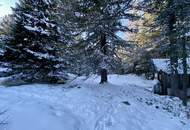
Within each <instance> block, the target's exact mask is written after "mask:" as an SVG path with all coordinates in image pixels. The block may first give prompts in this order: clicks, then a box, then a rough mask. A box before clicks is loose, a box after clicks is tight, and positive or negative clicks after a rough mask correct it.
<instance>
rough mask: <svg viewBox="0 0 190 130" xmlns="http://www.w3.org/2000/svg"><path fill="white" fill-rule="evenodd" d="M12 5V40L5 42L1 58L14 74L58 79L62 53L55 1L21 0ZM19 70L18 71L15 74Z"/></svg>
mask: <svg viewBox="0 0 190 130" xmlns="http://www.w3.org/2000/svg"><path fill="white" fill-rule="evenodd" d="M19 3H20V4H17V7H16V8H14V9H13V10H14V20H15V24H14V28H13V34H12V37H13V38H12V40H10V41H9V42H8V43H7V44H6V50H5V54H4V61H6V62H7V63H10V64H11V66H10V67H11V69H12V71H13V74H16V76H13V78H19V79H22V80H23V81H25V82H50V83H57V82H58V81H59V80H60V79H61V80H62V79H65V77H64V75H62V76H61V75H58V73H59V71H60V69H61V68H64V64H65V60H64V58H62V57H61V55H62V53H61V50H60V46H61V45H60V44H62V41H61V40H60V31H59V26H58V23H57V22H56V20H57V19H58V15H57V11H58V10H57V7H58V4H57V3H56V1H53V0H51V1H50V0H20V2H19ZM18 74H19V75H18Z"/></svg>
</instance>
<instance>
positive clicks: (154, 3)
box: [0, 0, 190, 83]
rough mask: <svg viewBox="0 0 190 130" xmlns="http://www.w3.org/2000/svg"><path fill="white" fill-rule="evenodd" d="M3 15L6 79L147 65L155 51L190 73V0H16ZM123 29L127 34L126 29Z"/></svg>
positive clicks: (50, 78) (53, 79)
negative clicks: (14, 4)
mask: <svg viewBox="0 0 190 130" xmlns="http://www.w3.org/2000/svg"><path fill="white" fill-rule="evenodd" d="M12 10H13V14H10V15H8V16H5V17H4V18H3V19H2V21H1V26H0V35H1V44H0V47H1V51H0V52H1V53H0V54H1V57H0V61H1V66H2V67H4V68H7V71H6V73H7V74H6V75H7V76H10V75H11V78H9V80H8V81H7V83H11V82H14V83H15V82H16V81H18V80H19V81H22V82H23V83H34V82H40V83H64V82H66V80H67V78H68V76H67V74H68V73H73V74H76V75H89V74H100V75H101V83H104V82H107V80H108V79H107V74H108V73H109V74H110V73H117V74H125V73H137V74H142V73H148V72H149V71H151V70H150V60H151V59H152V58H169V59H170V60H171V64H170V68H171V72H172V73H174V74H175V73H178V72H177V71H178V70H177V67H178V64H179V63H178V60H179V59H181V60H182V64H183V70H184V73H187V68H188V65H187V58H188V56H189V45H190V44H189V37H190V30H189V28H190V1H189V0H141V1H136V0H19V2H18V3H17V4H16V7H14V8H12ZM121 32H122V35H121Z"/></svg>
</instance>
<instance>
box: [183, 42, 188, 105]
mask: <svg viewBox="0 0 190 130" xmlns="http://www.w3.org/2000/svg"><path fill="white" fill-rule="evenodd" d="M182 46H183V48H182V64H183V73H184V77H183V105H185V106H187V85H188V84H187V83H188V75H187V50H186V41H185V39H184V38H182Z"/></svg>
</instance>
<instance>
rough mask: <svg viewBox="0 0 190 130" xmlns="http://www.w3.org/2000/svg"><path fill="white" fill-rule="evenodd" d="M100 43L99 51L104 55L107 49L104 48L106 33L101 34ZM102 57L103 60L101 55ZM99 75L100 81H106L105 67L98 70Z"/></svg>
mask: <svg viewBox="0 0 190 130" xmlns="http://www.w3.org/2000/svg"><path fill="white" fill-rule="evenodd" d="M100 44H101V52H102V53H103V54H104V56H106V53H107V50H106V35H105V34H102V36H101V39H100ZM102 59H103V60H104V57H102ZM100 75H101V81H100V83H101V84H102V83H106V82H107V81H108V78H107V76H108V73H107V69H106V68H103V67H102V68H101V70H100Z"/></svg>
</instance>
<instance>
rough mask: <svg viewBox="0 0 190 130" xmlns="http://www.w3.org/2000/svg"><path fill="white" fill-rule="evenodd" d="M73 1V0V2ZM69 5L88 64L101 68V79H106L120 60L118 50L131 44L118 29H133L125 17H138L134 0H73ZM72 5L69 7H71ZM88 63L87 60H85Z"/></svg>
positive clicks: (74, 26)
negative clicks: (121, 35)
mask: <svg viewBox="0 0 190 130" xmlns="http://www.w3.org/2000/svg"><path fill="white" fill-rule="evenodd" d="M72 2H73V3H72ZM72 2H71V3H70V6H67V7H68V14H66V15H67V16H68V17H67V18H68V19H67V20H68V21H69V22H70V23H72V27H73V28H74V30H75V33H74V34H75V35H80V36H81V37H82V38H80V40H79V41H78V45H79V46H80V45H81V44H82V46H83V49H84V51H85V53H86V55H83V56H84V57H85V58H84V57H83V59H84V60H85V61H87V62H88V63H87V65H88V66H90V67H92V69H95V71H97V70H99V71H100V74H101V82H100V83H105V82H107V73H108V70H109V71H114V70H115V68H116V67H117V65H118V64H119V63H121V62H120V59H119V58H118V55H117V51H118V49H119V48H128V47H129V46H130V45H129V43H127V42H126V41H125V40H123V39H122V38H121V37H119V36H118V35H117V32H119V31H123V32H124V31H131V30H130V29H129V28H128V27H127V26H125V25H124V24H123V22H122V20H132V19H135V18H136V17H135V16H134V15H133V14H131V13H130V10H131V9H132V4H133V1H132V0H101V1H100V0H88V1H86V0H73V1H72ZM69 7H70V8H69ZM85 63H86V62H85Z"/></svg>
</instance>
